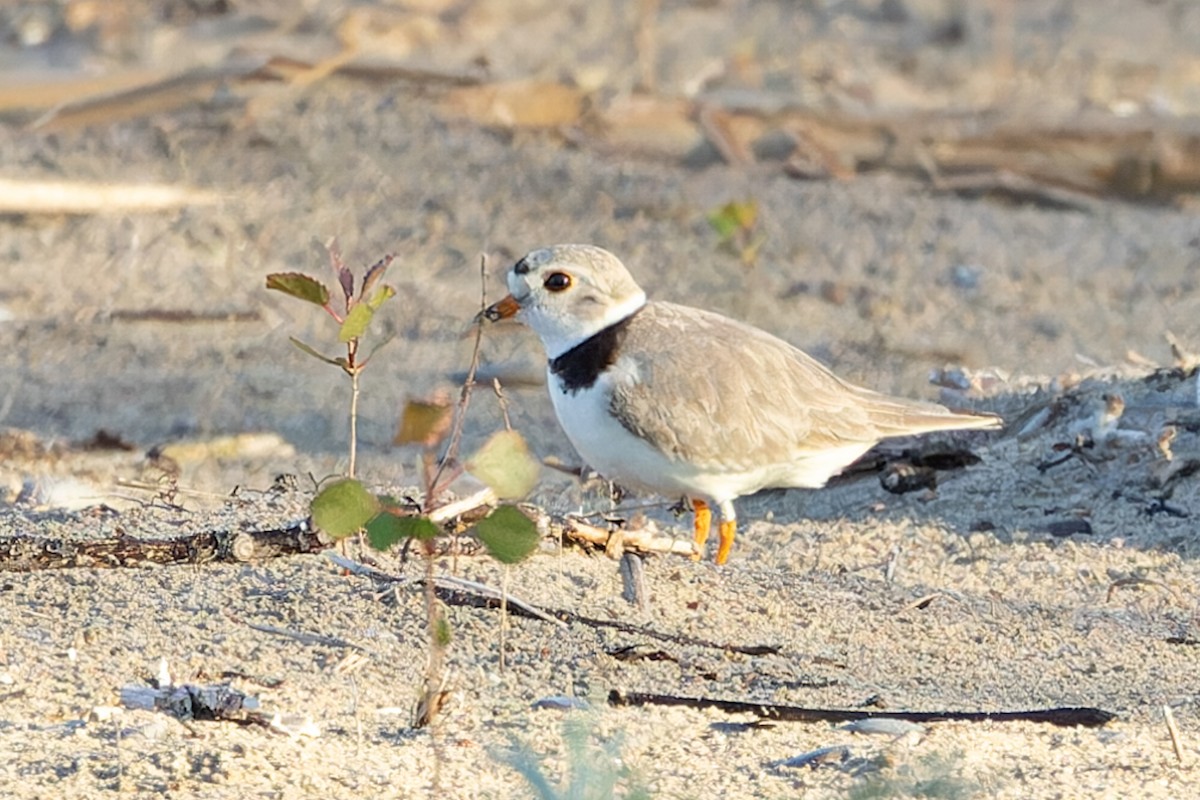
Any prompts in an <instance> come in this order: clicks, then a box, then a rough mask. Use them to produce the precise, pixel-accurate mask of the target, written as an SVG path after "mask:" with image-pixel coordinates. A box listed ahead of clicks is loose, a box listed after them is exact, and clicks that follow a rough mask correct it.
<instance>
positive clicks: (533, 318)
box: [528, 290, 646, 360]
mask: <svg viewBox="0 0 1200 800" xmlns="http://www.w3.org/2000/svg"><path fill="white" fill-rule="evenodd" d="M644 305H646V293H645V292H643V291H640V290H639V291H638V292H637V293H636V294H633V295H630V296H629V297H628V298H626V299H625V300H623V301H621V302H620V303H618V304H616V305H612V306H609V307H608V308H606V309H604V313H603V314H601V315H600V316H599V317H597V318H596V319H594V320H588V323H589V324H588V325H587V326H586V327H581V326H579V325H578V320H574V322H575V323H576V324H574V325H571V324H569V323H570V321H569V320H564V319H563V318H561V317H549V316H547V315H545V314H544V313H539V312H538V311H531V312H530V313H529V320H528V322H529V326H530V327H531V328H533V329H534V331H536V332H537V334H538V336H539V337H540V338H541V340H542V346H543V347H545V348H546V358H548V359H550V360H553V359H555V358H558V357H559V356H561V355H562V354H563V353H565V352H567V351H568V350H570V349H571V348H573V347H575V346H577V345H579V344H581V343H583V342H585V341H587V340H588V339H590V338H592V337H593V336H595V335H596V334H597V333H599V332H600V331H602V330H604V329H605V328H607V327H608V326H610V325H614V324H616V323H618V322H620V321H621V320H623V319H625V318H626V317H628V316H629V315H630V314H632V313H633V312H635V311H637V310H638V309H639V308H641V307H642V306H644Z"/></svg>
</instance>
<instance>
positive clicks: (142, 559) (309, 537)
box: [0, 522, 331, 572]
mask: <svg viewBox="0 0 1200 800" xmlns="http://www.w3.org/2000/svg"><path fill="white" fill-rule="evenodd" d="M330 546H331V543H329V542H327V541H325V540H324V538H323V537H322V536H321V534H320V533H319V532H318V531H316V530H315V529H313V527H312V526H311V525H309V524H308V522H298V523H296V524H294V525H291V526H289V527H287V528H277V529H273V530H266V531H205V532H203V533H197V534H193V535H191V536H181V537H177V538H173V539H146V538H141V537H138V536H130V535H129V534H126V533H122V534H120V535H118V536H116V537H114V538H111V539H97V540H91V541H87V540H83V541H71V540H67V539H57V538H50V537H44V536H34V535H30V534H16V535H14V536H0V572H33V571H36V570H43V569H72V568H78V567H87V568H91V569H102V568H114V567H141V566H146V565H148V564H163V565H165V564H209V563H245V562H249V561H263V560H265V559H268V558H276V557H278V556H285V555H294V554H297V553H316V552H320V551H321V550H325V549H327V548H328V547H330Z"/></svg>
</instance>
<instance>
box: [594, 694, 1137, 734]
mask: <svg viewBox="0 0 1200 800" xmlns="http://www.w3.org/2000/svg"><path fill="white" fill-rule="evenodd" d="M608 702H609V704H610V705H614V706H685V707H687V708H696V709H705V708H716V709H719V710H721V711H724V712H726V713H729V714H754V715H755V716H757V717H759V718H760V719H769V720H775V721H778V722H853V721H855V720H862V719H898V720H904V721H906V722H1037V723H1045V724H1049V725H1060V726H1063V727H1073V726H1075V725H1082V726H1084V727H1088V728H1095V727H1099V726H1101V725H1105V724H1107V723H1108V722H1111V721H1112V720H1114V719H1116V717H1117V715H1116V714H1114V713H1112V712H1111V711H1104V710H1103V709H1099V708H1078V707H1066V708H1040V709H1033V710H1030V711H866V710H863V709H842V708H804V707H802V706H781V705H775V704H773V703H746V702H741V701H736V700H717V699H715V698H711V697H679V696H677V695H669V694H645V693H643V692H622V691H620V690H619V689H613V690H612V691H611V692H609V694H608Z"/></svg>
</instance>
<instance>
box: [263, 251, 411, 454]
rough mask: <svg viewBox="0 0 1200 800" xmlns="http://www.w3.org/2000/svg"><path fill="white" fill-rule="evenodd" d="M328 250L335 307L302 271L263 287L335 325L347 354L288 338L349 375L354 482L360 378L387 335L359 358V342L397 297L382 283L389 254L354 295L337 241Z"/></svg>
mask: <svg viewBox="0 0 1200 800" xmlns="http://www.w3.org/2000/svg"><path fill="white" fill-rule="evenodd" d="M326 250H327V251H328V253H329V263H330V266H331V267H332V268H333V273H334V275H335V276H336V278H337V284H338V288H339V289H340V290H341V295H342V302H341V303H340V308H339V309H335V308H334V307H333V305H332V294H331V293H330V291H329V287H327V286H326V285H325V284H323V283H321V282H320V281H319V280H317V279H316V278H313V277H310V276H308V275H305V274H304V273H302V272H274V273H271V274H270V275H268V276H267V288H268V289H273V290H275V291H277V292H283V293H284V294H286V295H288V296H289V297H294V298H296V299H297V300H303V301H304V302H306V303H312V304H313V305H317V306H320V307H321V308H323V309H325V311H326V312H327V313H328V314H329V316H330V317H332V318H333V319H334V321H335V322H336V323H337V324H338V341H339V342H341V343H342V344H344V345H345V346H346V355H344V356H327V355H324V354H322V353H320V352H319V351H317V350H316V348H314V347H311V346H310V345H307V344H305V343H304V342H302V341H300V340H299V339H297V338H296V337H294V336H290V337H288V338H289V339H291V342H292V344H294V345H296V347H298V348H300V350H302V351H304V352H305V353H307V354H308V355H310V356H312V357H313V358H316V359H318V360H320V361H324V362H325V363H326V364H332V365H333V366H335V367H338V368H340V369H341V370H342V371H343V372H345V373H346V374H347V375H348V376H349V377H350V462H349V464H348V466H347V469H346V474H347V476H348V477H350V478H353V477H354V475H355V467H356V464H357V460H358V398H359V375H360V374H361V373H362V371H363V370H364V369H366V368H367V364H368V363H369V362H370V360H371V357H372V356H373V355H375V353H376V352H378V350H379V348H381V347H383V346H384V345H385V344H387V343H388V341H390V339H391V337H388V338H387V339H384V340H382V341H380V342H379V343H378V344H376V345H375V347H374V348H372V350H371V352H370V353H368V354H367V356H366V357H365V358H360V357H359V347H360V345H361V344H362V337H363V335H364V334H365V333H366V332H367V329H368V328H369V327H370V325H371V320H373V319H374V318H375V312H377V311H378V310H379V308H380V306H382V305H383V304H384V303H385V302H386V301H387V300H389V299H390V298H392V297H394V296H395V294H396V290H395V289H393V288H392V287H391V286H388V285H386V284H384V285H380V281H381V280H383V275H384V273H385V272H387V268H388V267H389V266H390V265H391V263H392V259H393V256H391V255H387V256H384V257H383V258H381V259H380V260H379V261H377V262H375V263H374V264H373V265H371V266H370V267H369V268H367V271H366V272H365V273H364V274H363V279H362V285H361V286H360V287H359V290H358V292H357V293H355V291H354V273H353V272H351V270H350V268H349V267H347V266H346V264H345V263H344V262H343V261H342V256H341V253H340V252H338V248H337V243H336V242H332V241H331V242H330V243H329V244H328V245H327V246H326Z"/></svg>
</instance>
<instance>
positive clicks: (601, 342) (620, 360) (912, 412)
mask: <svg viewBox="0 0 1200 800" xmlns="http://www.w3.org/2000/svg"><path fill="white" fill-rule="evenodd" d="M506 282H507V288H508V290H509V294H508V295H507V296H506V297H504V298H502V299H501V300H499V301H497V302H496V303H493V304H492V305H490V306H489V307H487V308H486V309H484V310H483V311H481V312H480V314H479V315H478V316H479V317H480V318H483V319H486V320H488V321H491V322H498V321H500V320H504V319H510V318H515V319H516V320H517V321H518V322H523V323H524V324H526V325H527V326H528V327H530V328H532V329H533V331H534V332H535V333H536V334H537V335H538V337H539V338H540V339H541V341H542V345H543V347H544V348H545V352H546V357H547V365H546V369H547V383H548V386H549V391H550V398H551V401H552V403H553V405H554V411H555V414H556V416H557V417H558V421H559V424H560V425H561V427H562V429H563V431H564V433H565V434H566V436H567V439H569V440H570V442H571V444H572V445H573V446H574V448H575V450H576V451H578V453H579V455H580V457H582V458H583V460H584V461H585V462H586V463H587V464H588V465H589V466H590V467H591V468H592V469H594V470H595V471H596V472H598V473H599V474H600V475H601V476H603V477H604V478H606V479H608V480H612V481H617V482H619V483H621V484H622V485H624V486H627V487H629V488H636V489H641V490H643V491H649V492H651V493H654V494H660V495H665V496H675V497H686V498H687V499H688V500H690V501H691V504H692V509H693V512H694V531H693V533H694V541H695V543H696V553H697V557H700V555H701V554H703V553H704V547H705V543H706V542H707V540H708V536H709V531H710V528H711V525H712V509H713V508H716V509H717V510H718V511H719V512H720V523H719V527H718V532H719V545H718V548H717V553H716V558H715V561H716V563H717V564H719V565H720V564H724V563H725V562H726V561H727V560H728V558H729V554H730V552H731V550H732V548H733V542H734V538H735V536H736V530H737V512H736V509H735V508H734V504H733V501H734V500H735V499H737V498H739V497H742V496H745V495H749V494H753V493H754V492H757V491H759V490H762V489H769V488H806V489H817V488H820V487H822V486H824V485H825V483H826V481H828V480H829V478H831V477H832V476H834V475H836V474H838V473H839V472H841V471H842V469H843V468H845V467H846V466H848V465H849V464H851V463H852V462H854V461H856V460H857V459H858V458H860V457H861V456H862V455H863V454H864V453H866V452H867V451H868V450H869V449H870V448H871V447H873V446H874V445H875V444H876V443H878V442H879V441H880V440H882V439H886V438H889V437H894V436H908V435H912V434H920V433H928V432H931V431H945V430H956V429H971V428H977V429H989V428H997V427H1000V426H1001V425H1002V420H1001V419H1000V418H999V417H997V416H994V415H990V414H976V413H962V412H956V411H951V410H950V409H948V408H945V407H943V406H940V405H937V404H935V403H928V402H923V401H918V400H909V399H904V398H899V397H891V396H888V395H885V394H882V393H879V392H875V391H872V390H870V389H865V388H862V387H859V386H856V385H854V384H852V383H849V382H847V381H845V380H842V379H841V378H839V377H837V376H836V375H835V374H834V373H833V372H832V371H830V370H829V369H828V368H827V367H825V366H824V365H823V364H821V363H820V362H819V361H817V360H816V359H814V358H812V357H811V356H809V355H807V354H805V353H804V352H802V351H801V350H799V349H798V348H796V347H793V346H792V345H790V344H788V343H787V342H785V341H783V340H782V339H779V338H777V337H775V336H773V335H772V334H770V333H767V332H766V331H763V330H761V329H759V328H755V327H753V326H751V325H748V324H745V323H742V322H739V321H737V320H734V319H731V318H728V317H725V316H722V315H720V314H716V313H714V312H711V311H705V310H703V309H699V308H693V307H690V306H684V305H677V304H675V303H670V302H662V301H657V300H648V299H647V298H646V293H645V291H643V290H642V288H641V287H640V286H639V285H638V284H637V281H635V280H634V278H633V276H632V275H631V274H630V272H629V270H628V269H627V268H626V267H625V265H624V264H623V263H622V262H621V261H620V260H619V259H618V258H617V257H616V256H615V255H613V254H612V253H610V252H608V251H607V250H605V249H603V248H600V247H597V246H594V245H588V244H559V245H552V246H550V247H543V248H540V249H537V250H533V251H532V252H530V253H528V254H527V255H525V256H524V257H523V258H521V259H520V260H518V261H517V262H516V263H515V264H513V265H512V267H511V268H510V269H509V270H508V272H507V275H506Z"/></svg>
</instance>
